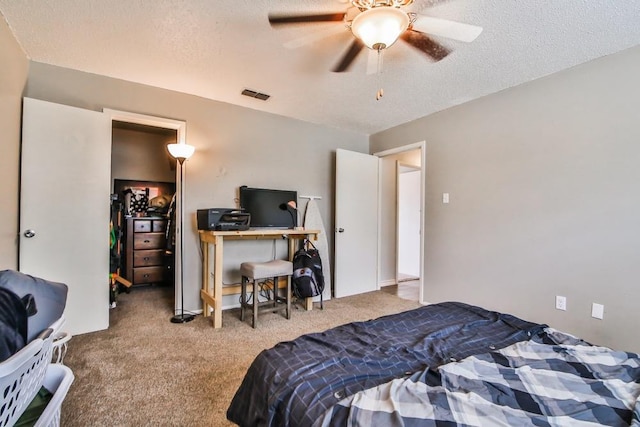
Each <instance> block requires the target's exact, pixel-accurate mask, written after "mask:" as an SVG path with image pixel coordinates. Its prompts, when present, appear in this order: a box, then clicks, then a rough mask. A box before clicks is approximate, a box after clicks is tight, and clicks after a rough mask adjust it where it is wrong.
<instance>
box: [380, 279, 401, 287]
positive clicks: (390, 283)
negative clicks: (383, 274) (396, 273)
mask: <svg viewBox="0 0 640 427" xmlns="http://www.w3.org/2000/svg"><path fill="white" fill-rule="evenodd" d="M393 285H397V283H396V280H395V279H389V280H383V281H382V282H378V286H380V287H381V288H384V287H385V286H393Z"/></svg>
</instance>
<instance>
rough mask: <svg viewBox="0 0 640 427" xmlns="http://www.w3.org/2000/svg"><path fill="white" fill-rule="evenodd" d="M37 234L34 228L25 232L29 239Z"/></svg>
mask: <svg viewBox="0 0 640 427" xmlns="http://www.w3.org/2000/svg"><path fill="white" fill-rule="evenodd" d="M35 235H36V232H35V231H33V230H27V231H25V232H24V237H26V238H28V239H30V238H32V237H33V236H35Z"/></svg>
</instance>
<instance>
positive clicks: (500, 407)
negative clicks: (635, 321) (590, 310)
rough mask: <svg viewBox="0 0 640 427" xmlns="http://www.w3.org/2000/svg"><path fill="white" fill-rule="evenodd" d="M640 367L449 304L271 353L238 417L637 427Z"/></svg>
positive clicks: (240, 394) (533, 327) (250, 381)
mask: <svg viewBox="0 0 640 427" xmlns="http://www.w3.org/2000/svg"><path fill="white" fill-rule="evenodd" d="M639 395H640V358H639V356H638V355H637V354H633V353H627V352H619V351H613V350H611V349H608V348H605V347H598V346H593V345H590V344H588V343H586V342H584V341H582V340H580V339H578V338H576V337H573V336H571V335H568V334H565V333H563V332H560V331H557V330H555V329H553V328H550V327H548V326H547V325H543V324H537V323H532V322H527V321H524V320H522V319H519V318H517V317H515V316H512V315H509V314H504V313H498V312H493V311H488V310H485V309H483V308H480V307H475V306H471V305H468V304H463V303H459V302H445V303H440V304H432V305H428V306H424V307H420V308H417V309H414V310H410V311H406V312H402V313H398V314H394V315H389V316H384V317H380V318H378V319H374V320H370V321H366V322H354V323H349V324H346V325H342V326H339V327H336V328H333V329H330V330H327V331H325V332H320V333H313V334H307V335H303V336H301V337H299V338H297V339H295V340H293V341H288V342H282V343H279V344H277V345H276V346H275V347H273V348H271V349H268V350H265V351H263V352H261V353H260V354H259V355H258V356H257V357H256V359H255V360H254V361H253V363H252V364H251V366H250V367H249V369H248V371H247V373H246V375H245V377H244V379H243V381H242V383H241V385H240V387H239V388H238V390H237V392H236V394H235V396H234V398H233V400H232V402H231V405H230V406H229V409H228V411H227V418H228V419H229V420H230V421H232V422H234V423H236V424H238V425H240V426H292V427H295V426H305V427H306V426H347V425H349V426H390V427H393V426H418V425H419V426H449V425H462V426H479V425H482V426H485V425H505V426H512V425H536V426H538V425H572V426H573V425H611V426H614V425H632V426H637V427H640V400H639Z"/></svg>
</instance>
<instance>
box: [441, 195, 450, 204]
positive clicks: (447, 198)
mask: <svg viewBox="0 0 640 427" xmlns="http://www.w3.org/2000/svg"><path fill="white" fill-rule="evenodd" d="M442 203H445V204H446V203H449V193H442Z"/></svg>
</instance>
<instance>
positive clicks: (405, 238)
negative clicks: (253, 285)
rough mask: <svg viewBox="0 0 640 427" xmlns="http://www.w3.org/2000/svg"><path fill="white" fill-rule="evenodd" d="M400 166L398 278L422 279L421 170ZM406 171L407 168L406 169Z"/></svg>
mask: <svg viewBox="0 0 640 427" xmlns="http://www.w3.org/2000/svg"><path fill="white" fill-rule="evenodd" d="M402 168H403V166H401V165H398V219H397V221H398V252H397V257H398V258H397V259H398V261H397V266H398V270H397V274H396V278H397V279H398V280H402V279H404V278H413V279H415V278H418V277H420V200H421V199H420V179H421V177H422V173H421V172H420V169H418V170H410V171H402ZM405 169H406V168H405Z"/></svg>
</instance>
